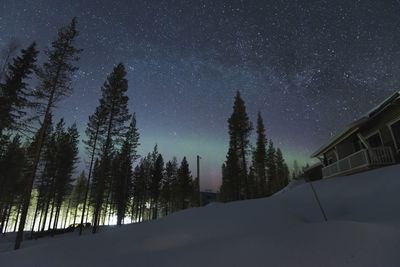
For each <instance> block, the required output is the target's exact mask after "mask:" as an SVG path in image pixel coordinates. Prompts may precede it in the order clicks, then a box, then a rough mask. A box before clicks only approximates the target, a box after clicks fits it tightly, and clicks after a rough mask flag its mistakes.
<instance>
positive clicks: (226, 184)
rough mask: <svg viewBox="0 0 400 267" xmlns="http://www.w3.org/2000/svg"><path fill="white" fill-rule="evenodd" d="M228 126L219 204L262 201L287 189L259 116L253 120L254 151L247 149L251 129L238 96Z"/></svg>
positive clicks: (277, 152)
mask: <svg viewBox="0 0 400 267" xmlns="http://www.w3.org/2000/svg"><path fill="white" fill-rule="evenodd" d="M228 126H229V137H230V141H229V150H228V153H227V156H226V161H225V163H224V164H223V165H222V185H221V188H220V192H219V199H220V200H221V201H223V202H229V201H235V200H241V199H252V198H259V197H266V196H270V195H272V194H274V193H275V192H278V191H280V190H281V189H282V188H284V187H285V186H286V185H288V183H289V177H290V173H289V168H288V166H287V164H286V163H285V160H284V158H283V155H282V151H281V150H280V149H279V148H275V147H274V144H273V142H272V140H267V138H266V134H265V128H264V123H263V119H262V117H261V114H260V113H258V117H257V128H256V133H257V141H256V147H255V148H252V147H251V144H250V140H249V138H250V135H251V131H252V130H253V126H252V124H251V122H250V120H249V117H248V115H247V113H246V106H245V103H244V101H243V99H242V98H241V96H240V93H239V92H237V94H236V97H235V102H234V105H233V112H232V115H231V117H230V118H229V120H228ZM249 162H251V164H249Z"/></svg>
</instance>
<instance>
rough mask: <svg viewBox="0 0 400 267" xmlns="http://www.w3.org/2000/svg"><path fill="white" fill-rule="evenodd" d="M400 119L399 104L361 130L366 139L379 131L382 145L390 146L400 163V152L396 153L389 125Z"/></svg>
mask: <svg viewBox="0 0 400 267" xmlns="http://www.w3.org/2000/svg"><path fill="white" fill-rule="evenodd" d="M397 118H400V103H399V102H397V103H395V104H393V105H392V106H391V107H389V108H388V109H387V110H386V111H383V112H382V113H381V114H379V115H378V116H376V117H375V118H373V119H371V120H370V121H369V122H368V123H367V124H365V125H364V126H363V127H362V128H361V129H360V132H361V134H362V135H363V136H364V137H365V136H368V135H370V134H372V133H374V132H376V131H377V130H378V131H379V133H380V136H381V139H382V143H383V145H384V146H388V147H391V148H392V152H393V153H394V155H395V158H396V161H398V162H400V155H399V153H398V151H396V146H395V144H394V141H393V137H392V133H391V131H390V128H389V126H388V125H387V124H388V123H390V122H392V121H393V120H395V119H397Z"/></svg>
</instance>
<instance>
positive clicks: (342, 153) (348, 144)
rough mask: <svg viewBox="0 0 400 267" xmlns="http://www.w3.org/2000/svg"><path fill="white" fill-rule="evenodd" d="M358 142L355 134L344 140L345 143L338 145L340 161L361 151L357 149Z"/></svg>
mask: <svg viewBox="0 0 400 267" xmlns="http://www.w3.org/2000/svg"><path fill="white" fill-rule="evenodd" d="M357 141H358V137H357V135H355V134H353V135H351V136H350V137H349V138H347V139H345V140H343V142H341V143H339V144H337V145H336V151H337V153H338V156H339V159H343V158H345V157H347V156H349V155H351V154H353V153H355V152H357V151H358V150H359V149H356V145H355V143H356V142H357Z"/></svg>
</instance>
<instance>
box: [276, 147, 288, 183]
mask: <svg viewBox="0 0 400 267" xmlns="http://www.w3.org/2000/svg"><path fill="white" fill-rule="evenodd" d="M276 176H277V186H278V188H277V190H278V191H279V190H281V189H282V188H284V187H285V186H286V185H287V183H286V177H285V160H284V159H283V155H282V151H281V150H280V148H278V149H277V150H276Z"/></svg>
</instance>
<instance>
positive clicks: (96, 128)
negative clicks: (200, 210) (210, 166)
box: [0, 18, 200, 249]
mask: <svg viewBox="0 0 400 267" xmlns="http://www.w3.org/2000/svg"><path fill="white" fill-rule="evenodd" d="M76 24H77V21H76V19H75V18H74V19H73V20H72V21H71V23H70V24H69V25H67V26H65V27H62V28H61V29H59V31H58V34H57V37H56V39H55V40H54V41H53V42H52V44H51V46H50V47H49V48H48V49H47V50H46V51H45V52H44V54H45V56H46V57H47V60H45V61H44V62H43V63H42V65H41V66H39V65H38V64H37V56H38V53H39V51H38V50H37V49H36V43H34V42H33V43H32V44H31V45H30V46H29V47H27V48H26V49H22V50H21V51H20V53H18V52H17V48H16V47H17V46H18V45H17V44H16V43H15V42H12V43H10V45H9V46H8V47H7V50H6V53H5V54H4V64H3V65H2V69H1V73H0V89H1V94H0V230H1V233H3V234H4V233H5V232H6V231H18V234H17V238H16V242H15V249H18V248H19V247H20V244H21V241H22V239H23V237H24V236H23V235H24V231H31V232H32V233H33V232H34V231H35V232H37V231H41V232H44V231H47V233H49V232H50V233H52V234H54V233H55V231H56V229H59V228H65V227H68V225H69V224H71V223H73V224H76V225H78V224H80V225H81V226H82V225H83V223H85V222H91V223H92V225H93V228H92V232H93V233H96V232H97V231H98V227H99V226H100V225H104V224H109V223H110V220H111V218H114V217H115V218H116V223H117V225H121V224H123V223H125V222H124V220H126V219H127V218H128V219H129V220H130V222H140V221H143V220H152V219H157V218H158V217H159V216H164V215H168V214H170V213H172V212H175V211H177V210H181V209H186V208H189V207H193V206H199V204H200V199H199V196H200V193H199V180H198V179H193V178H192V175H191V172H190V169H189V164H188V162H187V159H186V157H184V158H183V159H182V160H181V162H180V163H178V160H177V159H176V158H173V159H172V160H171V161H167V162H166V163H165V162H164V159H163V156H162V155H161V154H160V153H159V152H158V147H157V145H156V146H155V147H154V150H153V151H152V152H151V153H149V154H148V155H147V156H144V157H140V156H139V155H138V153H137V148H138V146H139V132H138V128H137V126H136V116H135V114H134V113H133V114H132V113H130V112H129V110H128V101H129V98H128V96H127V91H128V81H127V79H126V71H125V67H124V65H123V64H122V63H120V64H118V65H116V66H115V67H114V69H113V71H112V72H111V73H110V74H109V75H108V77H105V82H104V84H103V86H102V87H101V92H102V95H101V97H100V99H99V104H98V106H97V107H96V109H95V110H94V112H93V114H92V115H91V116H89V118H88V123H87V128H86V131H85V137H83V136H82V139H83V142H84V144H85V150H86V152H87V153H88V156H89V160H90V162H89V166H88V168H87V170H85V171H82V172H81V173H80V174H79V175H77V174H76V167H77V163H78V152H79V151H78V147H79V140H80V136H79V133H78V129H77V127H76V125H75V124H72V125H66V122H65V121H64V119H63V118H61V119H59V120H58V121H57V122H54V121H53V120H54V119H53V111H54V109H55V108H56V105H55V104H57V103H59V102H60V100H62V99H64V98H65V97H67V96H68V95H70V94H71V92H72V90H73V88H72V87H71V80H72V77H73V75H74V73H75V72H76V71H77V70H78V67H77V66H76V65H77V64H76V63H77V62H78V61H79V54H80V52H81V51H82V50H81V49H79V48H77V47H75V40H76V38H77V36H78V31H77V30H76ZM14 54H15V55H16V56H14ZM33 78H34V79H35V80H37V81H38V82H37V85H35V86H34V87H31V85H30V84H29V82H28V81H29V79H33ZM79 232H80V234H81V233H82V227H81V228H80V231H79Z"/></svg>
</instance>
